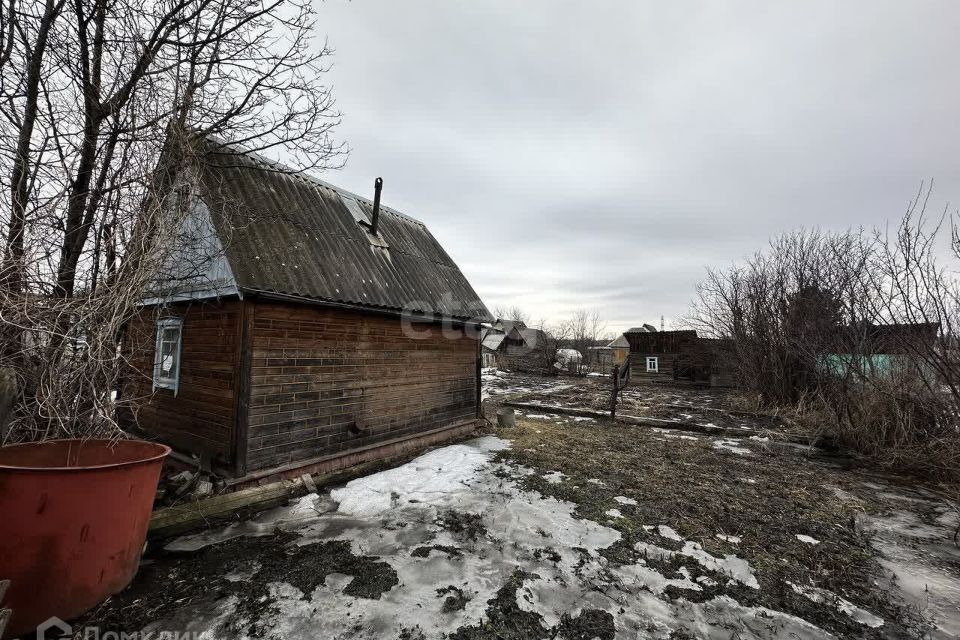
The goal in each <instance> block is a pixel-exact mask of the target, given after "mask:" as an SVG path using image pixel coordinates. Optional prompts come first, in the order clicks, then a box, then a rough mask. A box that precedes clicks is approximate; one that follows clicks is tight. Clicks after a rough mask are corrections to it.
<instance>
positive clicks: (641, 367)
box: [624, 325, 733, 386]
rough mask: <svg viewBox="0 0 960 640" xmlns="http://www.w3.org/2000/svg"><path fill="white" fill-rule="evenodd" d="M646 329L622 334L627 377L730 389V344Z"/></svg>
mask: <svg viewBox="0 0 960 640" xmlns="http://www.w3.org/2000/svg"><path fill="white" fill-rule="evenodd" d="M651 329H652V327H650V326H649V325H644V326H643V327H638V328H635V329H630V330H629V331H627V332H626V333H625V334H624V337H625V338H626V339H627V342H628V343H629V345H630V354H629V358H630V367H631V370H630V377H631V379H632V380H634V381H643V380H647V381H657V380H681V381H687V382H693V383H697V384H704V385H710V386H730V385H731V384H732V383H733V380H732V348H733V343H732V341H730V340H721V339H709V338H700V337H698V336H697V332H696V331H692V330H689V331H656V330H655V329H654V330H652V331H651Z"/></svg>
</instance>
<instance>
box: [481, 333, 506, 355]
mask: <svg viewBox="0 0 960 640" xmlns="http://www.w3.org/2000/svg"><path fill="white" fill-rule="evenodd" d="M506 337H507V336H506V335H505V334H503V333H488V334H487V335H485V336H484V337H483V343H482V344H483V346H484V347H485V348H487V349H490V350H491V351H496V350H497V349H499V348H500V345H501V344H502V343H503V339H504V338H506Z"/></svg>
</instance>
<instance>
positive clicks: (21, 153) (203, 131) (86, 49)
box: [0, 0, 344, 440]
mask: <svg viewBox="0 0 960 640" xmlns="http://www.w3.org/2000/svg"><path fill="white" fill-rule="evenodd" d="M3 17H4V19H3V22H2V24H0V31H2V33H0V39H2V47H0V52H2V54H0V72H2V75H0V139H2V141H3V145H2V147H0V149H2V152H0V174H2V176H3V179H4V180H5V184H4V187H5V188H4V190H3V191H2V196H0V197H2V199H3V203H2V206H0V225H2V226H3V228H4V230H5V238H4V244H3V256H2V263H0V285H2V286H0V338H2V342H0V366H3V367H7V368H8V369H10V370H12V371H13V372H14V373H15V376H16V378H17V382H18V385H17V388H18V397H17V402H16V407H15V411H14V416H13V420H12V423H11V425H10V430H9V433H8V435H7V440H28V439H45V438H53V437H64V436H92V435H106V436H115V435H117V425H116V421H115V416H116V410H117V408H118V403H128V404H129V403H135V402H137V401H138V399H134V398H117V397H116V395H115V393H114V391H115V390H116V389H117V388H118V381H119V379H120V376H121V374H122V373H123V372H124V370H125V367H124V363H123V361H122V358H121V356H120V353H121V351H120V344H121V341H122V336H123V330H124V326H125V324H126V322H127V320H128V319H129V318H130V317H131V315H132V314H134V313H136V310H137V307H138V303H139V302H140V301H141V300H142V299H143V298H144V296H145V295H146V294H147V293H149V290H150V287H151V283H155V282H157V281H158V280H165V279H166V280H168V279H169V278H171V277H181V276H182V275H183V269H182V268H181V269H179V270H178V272H177V273H176V274H166V275H165V274H164V273H162V271H163V269H164V268H165V267H167V266H169V265H170V260H169V255H170V252H171V250H172V249H173V245H174V244H175V243H176V241H177V239H178V237H179V235H180V234H181V230H182V228H183V225H184V220H185V217H186V216H187V214H188V212H189V209H190V203H191V201H192V197H193V196H194V194H192V193H189V192H185V191H184V188H185V187H184V184H185V182H184V181H183V180H181V177H180V176H179V173H178V172H179V170H180V169H181V168H182V167H185V166H188V165H190V162H191V154H193V153H196V152H197V147H196V145H194V144H192V141H193V140H195V139H196V137H198V136H208V135H217V136H221V137H224V138H228V139H231V140H232V141H234V142H238V143H241V144H243V145H244V146H245V147H246V148H247V149H249V150H253V151H262V152H266V153H271V152H276V153H279V152H280V150H281V149H283V150H284V152H285V153H286V154H287V159H288V160H291V161H293V162H295V163H297V164H299V165H300V166H303V167H305V168H308V167H320V168H323V167H332V166H337V165H338V164H339V163H340V161H341V160H342V157H341V154H342V153H343V152H344V149H343V148H342V147H341V146H339V145H337V144H336V143H334V142H333V141H332V140H331V139H330V137H329V134H330V132H331V129H332V127H334V126H335V125H336V123H337V122H338V115H337V113H336V111H335V110H334V108H333V100H332V96H331V94H330V92H329V90H328V89H327V88H326V87H325V86H324V85H323V84H322V79H323V72H324V71H325V70H326V62H325V61H326V59H327V57H328V56H329V55H330V53H331V52H330V50H329V49H327V48H326V47H320V48H316V47H315V45H314V43H313V42H312V38H313V35H314V29H313V15H312V12H311V8H310V4H309V2H307V0H278V1H276V2H268V3H250V2H244V1H241V0H146V1H138V2H133V1H131V0H119V1H118V0H110V1H107V0H77V1H76V2H73V3H65V2H64V1H63V0H44V1H42V2H33V1H21V0H12V1H11V3H10V10H9V11H8V12H5V13H4V16H3Z"/></svg>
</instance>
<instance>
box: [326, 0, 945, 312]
mask: <svg viewBox="0 0 960 640" xmlns="http://www.w3.org/2000/svg"><path fill="white" fill-rule="evenodd" d="M317 11H318V27H319V30H320V32H321V33H326V34H327V37H328V38H329V42H330V44H331V45H332V46H333V47H334V48H335V49H336V56H335V58H334V68H333V70H332V71H331V72H330V74H329V75H330V80H331V81H332V83H333V84H334V87H335V93H336V97H337V101H338V106H339V108H340V109H341V110H342V112H343V116H344V117H343V124H342V126H341V127H340V129H339V130H338V134H339V136H340V137H341V138H342V139H344V140H345V141H346V142H347V143H348V144H349V145H350V147H351V148H352V153H351V156H350V159H349V163H348V165H347V167H346V168H345V169H344V170H343V171H340V172H337V173H329V174H327V175H326V176H324V177H325V178H327V179H328V180H330V181H331V182H334V183H336V184H339V185H342V186H344V187H346V188H348V189H350V190H353V191H356V192H359V193H361V194H364V195H368V196H370V195H371V194H372V190H373V178H374V177H375V176H377V175H381V176H383V178H384V183H385V184H384V202H385V203H386V204H388V205H389V206H392V207H394V208H396V209H399V210H400V211H404V212H406V213H409V214H410V215H412V216H414V217H416V218H418V219H420V220H422V221H423V222H425V223H426V224H427V225H428V226H429V227H430V229H431V230H432V231H433V233H434V235H435V236H436V237H437V238H438V239H439V241H440V242H441V243H442V244H443V245H444V247H445V248H446V249H447V251H448V252H449V253H450V254H451V256H452V257H453V258H454V260H456V261H457V262H458V264H459V265H460V267H461V268H462V269H463V271H464V272H465V273H466V275H467V278H468V279H469V280H470V282H471V283H472V284H473V286H474V287H475V288H476V290H477V292H478V293H479V294H480V296H481V298H482V299H483V300H484V301H485V302H486V303H487V306H488V307H490V308H491V309H493V308H494V307H496V306H498V305H513V304H516V305H519V306H520V307H522V308H523V309H525V310H526V311H527V312H528V313H529V314H530V315H531V316H532V317H534V318H544V319H546V320H548V321H552V320H558V319H561V318H564V317H566V316H567V315H569V314H570V313H571V312H572V311H573V310H575V309H576V308H578V307H585V308H596V309H598V310H599V311H600V312H601V313H602V315H603V316H604V317H605V318H606V319H607V320H608V322H609V327H610V329H615V330H623V329H625V328H627V327H628V326H632V325H638V324H641V323H643V322H649V323H654V324H659V318H660V316H661V315H664V316H666V319H667V324H668V326H669V325H670V324H671V319H675V318H676V317H677V316H679V315H681V314H683V313H684V311H685V310H686V308H687V305H688V303H689V301H690V299H691V297H692V295H693V291H694V285H695V283H696V282H697V281H698V280H699V279H700V278H701V276H702V274H703V270H704V268H705V266H707V265H711V266H722V265H726V264H729V263H730V262H731V261H734V260H737V259H740V258H741V257H743V256H744V255H746V254H748V253H750V252H752V251H754V250H755V249H757V248H759V247H761V246H762V245H763V244H764V243H766V242H767V240H768V238H769V237H770V236H771V235H775V234H777V233H780V232H783V231H787V230H790V229H793V228H797V227H799V226H802V225H820V226H823V227H828V228H845V227H848V226H857V225H862V224H863V225H871V224H883V223H884V222H885V221H886V220H888V219H895V218H897V217H898V216H899V215H900V214H901V213H902V212H903V210H904V209H905V208H906V205H907V202H908V200H909V199H910V198H911V197H912V196H913V195H914V193H915V192H916V190H917V188H918V186H919V184H920V181H921V180H923V179H927V178H931V177H932V178H934V179H935V184H936V189H935V193H934V202H935V203H936V205H937V207H938V208H939V207H942V206H944V205H945V204H946V203H947V202H954V203H957V202H960V155H958V144H957V143H958V141H960V65H958V62H960V2H957V1H955V0H946V1H943V2H920V1H916V0H909V1H907V0H904V1H902V2H876V1H874V0H869V1H863V2H840V3H838V2H809V1H807V0H804V1H803V2H794V3H784V2H766V1H763V2H761V1H756V2H741V3H728V2H723V3H716V2H713V3H706V2H704V3H687V2H635V1H629V2H628V1H623V2H587V1H584V0H581V1H579V2H536V1H531V0H524V1H523V2H490V1H481V0H473V1H471V2H441V1H440V0H432V1H417V2H412V1H408V0H404V1H397V0H392V1H383V2H373V1H369V0H355V1H354V2H349V3H347V2H339V1H327V2H318V4H317Z"/></svg>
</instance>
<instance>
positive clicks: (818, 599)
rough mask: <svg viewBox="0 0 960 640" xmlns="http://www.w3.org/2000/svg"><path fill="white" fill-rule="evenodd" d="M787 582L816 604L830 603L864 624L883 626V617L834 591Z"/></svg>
mask: <svg viewBox="0 0 960 640" xmlns="http://www.w3.org/2000/svg"><path fill="white" fill-rule="evenodd" d="M787 584H789V585H790V588H791V589H793V590H794V592H796V593H799V594H800V595H802V596H803V597H805V598H807V599H808V600H810V601H811V602H813V603H816V604H827V605H830V606H832V607H834V608H835V609H837V610H838V611H839V612H840V613H843V614H846V615H848V616H850V617H851V618H853V620H855V621H856V622H859V623H860V624H862V625H864V626H867V627H870V628H873V629H876V628H877V627H882V626H883V618H881V617H879V616H876V615H874V614H872V613H870V612H869V611H867V610H866V609H861V608H860V607H858V606H857V605H855V604H853V603H852V602H850V601H849V600H845V599H844V598H841V597H840V596H838V595H837V594H835V593H834V592H832V591H828V590H826V589H821V588H819V587H810V586H801V585H797V584H794V583H792V582H790V581H789V580H788V581H787Z"/></svg>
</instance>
